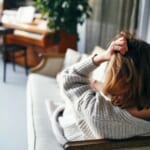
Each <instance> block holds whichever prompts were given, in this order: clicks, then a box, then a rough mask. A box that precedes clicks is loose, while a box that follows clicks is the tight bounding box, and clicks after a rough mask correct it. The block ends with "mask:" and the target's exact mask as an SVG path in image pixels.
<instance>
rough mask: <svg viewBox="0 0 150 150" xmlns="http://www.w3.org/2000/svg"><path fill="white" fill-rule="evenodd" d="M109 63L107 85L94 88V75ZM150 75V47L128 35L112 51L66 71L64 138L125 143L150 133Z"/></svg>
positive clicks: (63, 79)
mask: <svg viewBox="0 0 150 150" xmlns="http://www.w3.org/2000/svg"><path fill="white" fill-rule="evenodd" d="M105 61H108V66H107V69H106V76H105V80H104V83H102V84H97V82H96V84H94V85H92V86H91V83H90V82H89V74H90V73H91V72H92V71H93V70H94V69H96V68H97V66H99V65H100V64H101V63H103V62H105ZM149 77H150V45H149V44H147V43H146V42H144V41H140V40H137V39H135V38H133V37H132V36H131V35H130V34H127V33H124V32H121V33H120V34H119V36H118V37H117V38H116V39H115V40H114V41H113V42H112V43H111V44H110V46H109V47H108V49H107V51H104V52H102V53H99V54H96V55H94V56H92V57H89V58H88V59H86V60H84V61H82V62H80V63H77V64H75V65H73V66H72V67H70V68H67V69H65V70H64V71H63V72H62V73H61V75H59V81H60V87H61V90H62V92H63V94H64V95H65V97H66V98H65V102H66V105H65V109H64V112H63V114H62V116H61V117H59V124H60V126H61V128H62V129H63V134H64V136H65V138H66V139H67V140H69V141H72V140H85V139H102V138H107V139H125V138H129V137H133V136H137V135H145V134H149V133H150V121H149V120H150V80H149ZM93 86H94V89H93V88H92V87H93ZM95 89H97V90H95ZM59 142H60V143H63V142H62V141H61V140H59Z"/></svg>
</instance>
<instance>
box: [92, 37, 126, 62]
mask: <svg viewBox="0 0 150 150" xmlns="http://www.w3.org/2000/svg"><path fill="white" fill-rule="evenodd" d="M127 51H128V46H127V41H126V39H125V38H124V37H120V38H119V39H117V40H115V41H112V42H111V44H110V46H109V47H108V49H107V50H106V51H104V52H102V53H101V54H100V55H97V56H95V57H94V58H93V63H94V64H95V65H99V64H100V63H102V62H104V61H109V60H110V58H111V56H112V55H113V54H114V52H120V54H122V55H124V54H125V53H126V52H127Z"/></svg>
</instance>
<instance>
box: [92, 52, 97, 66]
mask: <svg viewBox="0 0 150 150" xmlns="http://www.w3.org/2000/svg"><path fill="white" fill-rule="evenodd" d="M96 56H98V54H97V53H96V54H94V55H93V56H92V62H93V64H94V65H96V66H98V65H97V64H95V62H94V58H95V57H96Z"/></svg>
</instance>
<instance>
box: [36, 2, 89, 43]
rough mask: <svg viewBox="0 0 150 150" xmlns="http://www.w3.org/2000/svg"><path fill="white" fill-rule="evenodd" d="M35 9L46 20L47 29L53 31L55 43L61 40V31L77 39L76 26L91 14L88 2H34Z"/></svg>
mask: <svg viewBox="0 0 150 150" xmlns="http://www.w3.org/2000/svg"><path fill="white" fill-rule="evenodd" d="M36 7H37V9H38V10H39V11H40V12H41V13H42V14H43V17H46V19H47V20H48V28H50V29H54V30H55V36H54V39H55V42H58V41H60V40H61V37H60V32H61V31H62V30H63V31H65V32H67V33H68V34H71V35H72V34H73V35H76V36H77V37H79V36H78V32H77V24H82V23H83V22H84V21H85V19H86V18H87V17H89V16H90V13H91V8H90V6H89V3H88V0H36Z"/></svg>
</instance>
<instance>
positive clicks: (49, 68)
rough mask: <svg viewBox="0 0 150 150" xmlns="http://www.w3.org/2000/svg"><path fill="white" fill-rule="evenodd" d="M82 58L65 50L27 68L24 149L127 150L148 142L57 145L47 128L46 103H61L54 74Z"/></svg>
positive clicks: (148, 143) (130, 141) (136, 139)
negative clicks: (26, 124)
mask: <svg viewBox="0 0 150 150" xmlns="http://www.w3.org/2000/svg"><path fill="white" fill-rule="evenodd" d="M97 49H99V48H96V51H97ZM85 57H86V55H81V54H79V53H77V52H75V51H72V50H68V51H67V53H66V55H65V57H64V56H63V55H60V56H58V55H56V56H54V55H53V56H50V55H48V56H43V59H42V61H41V63H40V64H39V65H38V66H37V67H35V68H33V69H32V70H31V72H32V73H31V74H30V75H29V77H28V83H27V121H28V150H63V149H67V150H101V149H102V150H104V149H109V150H110V149H113V148H115V149H117V148H121V149H125V148H127V149H129V147H140V148H136V150H137V149H140V150H141V149H142V148H141V146H145V145H146V146H148V145H150V138H149V137H146V138H145V137H144V138H142V139H141V138H134V139H132V140H123V141H108V140H91V141H82V142H81V141H80V142H69V143H66V144H65V145H64V146H61V145H59V144H58V142H57V140H56V138H55V136H54V134H53V131H52V128H51V123H50V116H49V114H48V111H47V110H48V109H47V108H46V103H48V102H49V101H55V102H58V103H63V100H62V98H61V96H60V93H59V87H58V84H57V80H56V75H57V73H58V72H60V71H61V70H62V69H63V68H64V67H68V66H70V65H72V64H73V63H75V62H77V61H79V60H81V59H83V58H85ZM102 70H104V68H101V75H102V76H103V73H102ZM93 74H94V73H93ZM96 74H97V73H96V71H95V75H96ZM93 76H94V75H93ZM93 78H94V77H93ZM95 78H96V76H95ZM146 149H147V150H148V149H150V147H144V148H143V150H146Z"/></svg>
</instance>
